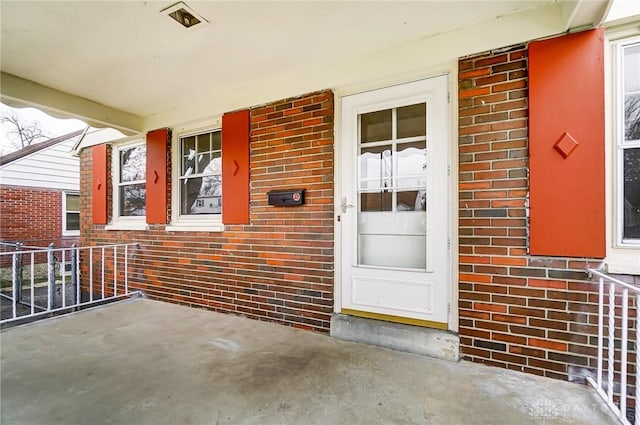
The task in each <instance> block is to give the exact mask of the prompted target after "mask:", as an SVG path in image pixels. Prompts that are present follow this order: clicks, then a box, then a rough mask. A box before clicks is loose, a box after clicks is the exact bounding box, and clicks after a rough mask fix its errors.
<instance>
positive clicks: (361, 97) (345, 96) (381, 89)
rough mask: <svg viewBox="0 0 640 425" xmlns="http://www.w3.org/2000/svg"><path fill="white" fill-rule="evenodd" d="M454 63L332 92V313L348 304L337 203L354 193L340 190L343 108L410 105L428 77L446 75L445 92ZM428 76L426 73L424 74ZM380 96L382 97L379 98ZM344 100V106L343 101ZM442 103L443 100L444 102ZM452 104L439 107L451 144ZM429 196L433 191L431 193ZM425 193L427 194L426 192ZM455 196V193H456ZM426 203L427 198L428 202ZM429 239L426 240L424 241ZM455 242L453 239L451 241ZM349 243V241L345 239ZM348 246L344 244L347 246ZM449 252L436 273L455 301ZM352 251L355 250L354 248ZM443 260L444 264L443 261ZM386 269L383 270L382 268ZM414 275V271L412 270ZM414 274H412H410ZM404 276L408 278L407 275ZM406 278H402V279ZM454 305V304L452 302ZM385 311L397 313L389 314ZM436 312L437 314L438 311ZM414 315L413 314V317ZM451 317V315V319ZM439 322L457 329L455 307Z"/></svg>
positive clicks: (358, 110)
mask: <svg viewBox="0 0 640 425" xmlns="http://www.w3.org/2000/svg"><path fill="white" fill-rule="evenodd" d="M455 64H456V63H455V62H452V63H449V67H448V68H447V69H446V70H442V69H441V68H440V69H439V71H440V72H437V73H436V72H434V73H432V74H423V75H421V76H414V78H412V79H411V80H410V81H407V82H402V81H397V80H396V81H393V82H389V83H388V84H386V85H382V86H380V85H378V86H373V87H371V86H367V87H368V88H369V89H365V88H364V86H362V85H361V86H359V87H357V88H355V89H352V90H349V91H345V92H337V93H336V102H335V104H336V114H335V119H334V121H335V128H336V132H335V134H336V135H337V140H336V143H335V153H336V158H335V160H336V167H337V170H338V171H337V172H336V178H335V185H336V186H335V188H334V193H336V196H335V198H334V208H335V214H336V215H340V216H341V222H340V226H336V229H337V230H336V236H335V241H336V248H337V249H336V257H335V261H336V265H337V267H336V269H335V270H336V271H335V294H336V296H335V297H334V299H335V304H334V311H335V312H340V311H341V310H342V308H343V307H345V306H348V305H346V304H344V305H343V304H342V303H343V302H344V299H345V294H344V293H343V291H344V290H347V289H348V288H346V285H348V283H345V282H344V281H343V279H344V278H346V277H344V276H342V275H343V269H344V267H349V265H348V264H347V263H345V262H343V261H341V260H342V257H344V253H345V251H344V248H345V247H344V246H341V244H342V243H343V242H345V241H343V239H344V238H345V229H343V226H342V223H347V222H346V221H345V218H343V217H342V215H343V214H342V212H341V204H342V200H343V197H344V196H347V197H349V198H351V197H353V196H354V195H353V194H352V193H351V192H349V193H345V192H344V191H345V190H346V191H349V190H350V189H349V188H347V186H345V182H343V180H344V178H345V176H344V172H345V171H346V170H349V169H350V167H348V166H347V164H345V163H344V160H345V158H346V156H345V155H346V153H345V152H342V151H343V149H344V144H345V141H344V140H345V137H349V136H348V135H346V133H347V132H349V131H350V130H349V131H347V130H346V129H345V128H350V125H351V123H345V122H344V119H345V115H347V114H346V113H345V108H346V110H348V111H351V112H350V113H357V114H360V113H365V112H368V111H372V110H379V109H386V108H389V107H397V106H399V105H400V106H401V105H404V104H411V103H414V101H422V100H423V99H422V98H424V96H422V95H418V96H416V87H419V86H420V85H421V84H425V82H427V81H429V80H432V79H433V78H438V77H446V79H447V81H448V84H447V85H446V90H447V91H449V90H450V89H451V79H452V78H455V76H456V71H455V68H454V67H455ZM425 75H428V76H425ZM418 93H420V90H418ZM352 95H357V98H356V97H353V96H352ZM446 95H447V93H445V96H446ZM381 96H382V97H383V98H384V99H382V100H381ZM345 102H348V105H347V104H346V103H345ZM354 102H356V104H353V103H354ZM445 102H446V101H445ZM452 107H453V105H452V104H451V102H450V101H449V102H447V104H446V106H443V108H444V110H441V112H440V113H441V114H443V115H446V116H447V120H449V122H448V123H447V124H446V127H445V130H444V132H445V134H446V140H447V143H451V144H453V137H452V135H453V134H454V133H451V132H450V130H451V128H453V123H452V122H451V119H450V118H451V117H452V116H454V114H452V109H451V108H452ZM449 155H451V151H450V148H449V147H447V148H446V151H445V156H446V157H447V162H448V163H450V162H451V158H449ZM447 165H449V164H445V165H444V167H445V169H446V167H447ZM451 178H455V177H454V176H451V177H448V178H447V179H448V180H449V179H451ZM452 187H457V185H455V184H453V183H450V184H448V185H447V186H446V187H442V188H441V190H442V191H443V193H446V194H447V198H449V195H450V193H451V190H452ZM431 195H432V196H434V195H433V193H432V194H431ZM428 196H429V193H428ZM456 197H457V196H456ZM428 202H429V201H428ZM447 203H448V211H447V212H445V213H444V214H445V217H444V218H443V220H441V222H442V225H443V227H444V228H445V229H446V231H445V232H446V233H447V234H449V235H450V231H451V217H450V216H451V214H449V212H450V211H452V204H451V202H450V199H448V202H447ZM348 216H349V214H347V216H346V219H347V220H353V217H351V218H349V217H348ZM427 233H429V231H427ZM428 242H429V241H428V240H427V243H428ZM453 242H455V241H453ZM346 243H349V242H346ZM347 248H348V246H347ZM452 250H453V251H455V252H457V247H453V246H452ZM349 251H353V249H351V250H349ZM453 251H448V252H447V253H446V255H445V257H446V258H442V259H440V260H438V261H439V262H440V264H444V269H441V271H439V272H438V274H441V276H442V278H443V280H446V281H447V288H446V299H447V300H456V302H457V294H455V295H453V294H452V292H453V291H454V290H457V287H456V288H454V286H453V285H452V282H453V279H452V278H451V276H452V275H451V270H452V269H451V267H450V265H451V252H453ZM354 252H355V251H354ZM434 252H435V251H434V250H433V249H429V247H427V250H426V253H427V257H428V258H427V268H428V269H429V268H430V264H433V263H434V261H435V260H434V259H431V261H430V259H429V254H430V253H432V254H433V253H434ZM445 263H446V264H445ZM359 270H363V268H359ZM385 270H386V269H385ZM421 273H422V274H425V273H426V274H430V275H432V274H433V273H428V272H421ZM414 274H415V273H414ZM414 277H415V276H414ZM407 279H408V278H407ZM405 280H406V279H405ZM418 280H420V281H421V282H422V280H423V279H422V278H418ZM343 285H345V287H344V288H343ZM436 302H437V303H438V306H439V307H441V306H442V305H441V303H442V301H436ZM452 305H455V304H452ZM381 308H382V307H379V308H378V310H379V309H381ZM444 308H445V309H446V308H447V307H446V305H445V306H444ZM389 314H397V313H389ZM438 314H440V313H438ZM402 315H407V317H413V316H414V315H413V314H412V313H409V312H408V311H405V312H404V313H403V314H402ZM416 317H417V316H416ZM454 317H455V318H454ZM439 321H442V322H444V321H446V322H448V323H449V329H451V330H455V329H457V326H458V320H457V311H456V309H455V307H454V308H453V309H451V310H450V312H449V314H448V315H447V317H446V319H444V320H442V319H440V320H439Z"/></svg>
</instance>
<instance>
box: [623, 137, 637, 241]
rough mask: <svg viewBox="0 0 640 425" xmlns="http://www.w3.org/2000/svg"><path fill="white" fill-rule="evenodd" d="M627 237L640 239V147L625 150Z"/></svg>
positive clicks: (625, 221) (625, 226) (625, 220)
mask: <svg viewBox="0 0 640 425" xmlns="http://www.w3.org/2000/svg"><path fill="white" fill-rule="evenodd" d="M623 211H624V231H623V237H624V238H625V239H640V148H633V149H625V150H624V206H623Z"/></svg>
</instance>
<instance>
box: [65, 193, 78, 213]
mask: <svg viewBox="0 0 640 425" xmlns="http://www.w3.org/2000/svg"><path fill="white" fill-rule="evenodd" d="M66 197H67V211H80V195H71V194H69V193H67V194H66Z"/></svg>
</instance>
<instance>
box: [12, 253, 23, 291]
mask: <svg viewBox="0 0 640 425" xmlns="http://www.w3.org/2000/svg"><path fill="white" fill-rule="evenodd" d="M16 251H22V243H21V242H16ZM13 285H14V286H13V295H14V302H15V303H21V302H22V252H16V253H15V254H13Z"/></svg>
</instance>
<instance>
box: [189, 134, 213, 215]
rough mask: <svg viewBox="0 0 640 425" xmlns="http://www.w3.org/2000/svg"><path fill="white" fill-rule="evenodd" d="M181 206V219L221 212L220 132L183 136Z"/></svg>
mask: <svg viewBox="0 0 640 425" xmlns="http://www.w3.org/2000/svg"><path fill="white" fill-rule="evenodd" d="M179 146H180V176H179V186H180V188H179V199H180V200H179V204H180V215H181V216H183V217H184V216H194V217H197V216H206V215H217V216H218V217H219V215H220V214H221V212H222V145H221V134H220V131H207V132H204V133H198V134H190V135H185V136H181V137H180V145H179Z"/></svg>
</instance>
